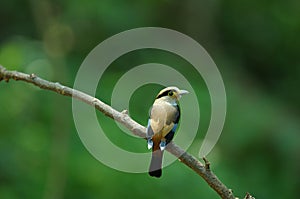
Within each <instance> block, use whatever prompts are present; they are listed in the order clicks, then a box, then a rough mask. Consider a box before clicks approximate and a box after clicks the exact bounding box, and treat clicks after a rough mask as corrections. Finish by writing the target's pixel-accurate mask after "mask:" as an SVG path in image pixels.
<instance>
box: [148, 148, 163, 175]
mask: <svg viewBox="0 0 300 199" xmlns="http://www.w3.org/2000/svg"><path fill="white" fill-rule="evenodd" d="M162 158H163V151H161V150H160V149H158V150H155V151H153V152H152V158H151V163H150V167H149V175H150V176H152V177H157V178H159V177H160V176H161V173H162V171H161V166H162Z"/></svg>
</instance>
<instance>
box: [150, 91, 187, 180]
mask: <svg viewBox="0 0 300 199" xmlns="http://www.w3.org/2000/svg"><path fill="white" fill-rule="evenodd" d="M188 93H189V92H188V91H186V90H180V89H178V88H177V87H175V86H170V87H166V88H164V89H162V90H161V91H160V92H159V93H158V95H157V96H156V98H155V100H154V103H153V105H152V107H151V110H150V115H149V120H148V125H147V131H146V138H147V145H148V149H149V150H150V149H152V157H151V162H150V167H149V172H148V173H149V175H150V176H152V177H157V178H160V177H161V175H162V159H163V152H164V150H165V148H166V146H167V144H169V143H170V142H171V141H172V139H173V137H174V134H175V131H176V128H177V126H178V122H179V119H180V107H179V99H180V98H181V96H182V95H185V94H188Z"/></svg>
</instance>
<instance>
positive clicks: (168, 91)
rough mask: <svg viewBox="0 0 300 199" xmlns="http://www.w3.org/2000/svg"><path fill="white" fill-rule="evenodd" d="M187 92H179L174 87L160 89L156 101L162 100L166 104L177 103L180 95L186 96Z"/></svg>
mask: <svg viewBox="0 0 300 199" xmlns="http://www.w3.org/2000/svg"><path fill="white" fill-rule="evenodd" d="M188 93H189V92H188V91H186V90H180V89H178V88H177V87H175V86H170V87H167V88H164V89H162V90H161V91H160V92H159V93H158V95H157V96H156V99H162V100H165V101H168V102H171V103H172V102H178V101H179V99H180V98H181V96H182V95H185V94H188Z"/></svg>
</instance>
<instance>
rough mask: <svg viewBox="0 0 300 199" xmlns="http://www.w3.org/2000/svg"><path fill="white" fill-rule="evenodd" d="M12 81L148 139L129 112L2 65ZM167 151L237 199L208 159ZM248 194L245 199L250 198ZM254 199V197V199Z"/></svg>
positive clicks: (226, 197) (0, 76)
mask: <svg viewBox="0 0 300 199" xmlns="http://www.w3.org/2000/svg"><path fill="white" fill-rule="evenodd" d="M10 79H13V80H16V81H18V80H21V81H25V82H28V83H31V84H34V85H35V86H38V87H40V88H42V89H45V90H51V91H54V92H56V93H58V94H61V95H65V96H70V97H73V98H75V99H78V100H80V101H82V102H84V103H86V104H89V105H91V106H94V107H95V108H96V109H98V110H99V111H101V112H102V113H103V114H105V115H106V116H108V117H110V118H112V119H114V120H116V121H117V122H119V123H121V124H123V125H124V126H125V127H126V128H128V129H129V130H130V131H131V132H132V133H133V134H135V135H137V136H140V137H142V138H145V137H146V134H145V132H146V128H145V127H144V126H142V125H140V124H139V123H137V122H136V121H134V120H133V119H131V118H130V117H129V115H128V114H127V111H122V112H119V111H117V110H115V109H113V108H112V107H110V106H109V105H107V104H105V103H103V102H102V101H100V100H99V99H97V98H95V97H92V96H90V95H87V94H85V93H83V92H81V91H78V90H75V89H72V88H70V87H67V86H64V85H61V84H60V83H58V82H56V83H54V82H50V81H47V80H44V79H42V78H39V77H38V76H36V75H35V74H26V73H21V72H18V71H9V70H6V69H5V68H4V67H3V66H1V65H0V81H2V80H4V81H6V82H9V80H10ZM167 151H169V152H170V153H171V154H173V155H174V156H176V157H177V158H179V160H180V161H181V162H182V163H184V164H185V165H187V166H188V167H190V168H191V169H192V170H194V171H195V172H196V173H197V174H198V175H200V176H201V177H202V178H203V179H204V180H205V181H206V182H207V183H208V185H209V186H210V187H211V188H213V189H214V190H215V191H216V192H217V193H218V195H219V196H220V197H221V198H223V199H235V197H234V195H233V193H232V191H231V190H230V189H228V188H227V187H226V186H225V185H224V184H223V183H222V182H221V181H220V180H219V179H218V177H217V176H216V175H215V174H214V173H213V172H212V171H211V169H210V163H209V162H208V160H207V159H206V158H203V160H204V162H205V164H202V163H201V162H200V161H199V160H197V159H196V158H195V157H194V156H192V155H190V154H189V153H187V152H185V151H184V150H183V149H181V148H180V147H179V146H177V145H176V144H174V143H173V142H171V143H170V144H169V145H168V147H167ZM250 197H252V196H250V195H249V194H248V193H247V195H246V197H245V198H250ZM252 198H253V197H252Z"/></svg>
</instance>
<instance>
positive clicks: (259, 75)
mask: <svg viewBox="0 0 300 199" xmlns="http://www.w3.org/2000/svg"><path fill="white" fill-rule="evenodd" d="M299 7H300V2H299V1H297V0H287V1H272V2H270V1H258V0H254V1H247V2H238V1H233V0H227V1H221V0H219V1H217V0H216V1H204V0H200V1H196V0H189V1H170V0H161V1H158V0H155V1H150V0H144V1H131V2H125V1H119V0H113V1H108V0H102V1H95V0H92V1H88V2H87V1H82V0H75V1H74V0H73V1H70V0H69V1H58V0H54V1H49V0H42V1H37V0H28V1H20V0H11V1H2V2H1V3H0V27H1V30H0V64H2V65H3V66H5V67H7V68H8V69H12V70H20V71H24V72H27V73H36V74H37V75H39V76H41V77H43V78H46V79H48V80H50V81H59V82H61V83H63V84H66V85H69V86H72V85H73V81H74V78H75V76H76V72H77V70H78V68H79V67H80V64H81V62H82V61H83V60H84V58H85V56H86V55H87V54H88V53H89V52H90V51H91V50H92V49H93V48H94V47H95V46H96V45H98V44H99V43H100V42H101V41H103V40H105V39H106V38H108V37H109V36H112V35H114V34H117V33H119V32H121V31H124V30H128V29H132V28H136V27H145V26H158V27H165V28H170V29H174V30H177V31H180V32H182V33H185V34H187V35H189V36H191V37H192V38H194V39H195V40H197V41H198V42H199V43H200V44H202V45H203V46H204V47H205V48H206V50H207V51H208V52H209V54H210V55H211V56H212V57H213V59H214V60H215V62H216V64H217V65H218V67H219V70H220V72H221V73H222V76H223V78H224V83H225V86H226V91H227V99H228V107H227V108H228V111H227V119H226V124H225V127H224V130H223V134H222V135H221V138H220V140H219V142H218V144H217V146H216V147H215V148H214V150H213V151H212V152H211V153H210V155H209V157H208V158H209V159H210V161H211V162H212V169H213V170H214V171H215V173H216V174H217V175H218V176H219V178H220V179H221V180H222V181H223V182H224V183H225V184H226V185H227V186H228V187H230V188H231V189H233V190H234V193H235V194H236V195H238V196H243V195H245V193H246V192H250V193H252V194H253V195H254V196H256V197H257V198H272V199H275V198H278V199H279V198H283V197H284V198H296V197H297V196H298V193H299V190H298V189H299V186H300V124H299V119H300V117H299V116H300V111H299V110H300V103H299V97H300V96H299V95H300V94H299V88H298V87H299V85H300V78H299V75H300V60H299V52H300V43H299V42H300V40H299V38H298V37H299V35H300V12H299ZM149 62H156V63H163V64H166V65H170V66H172V67H174V68H175V69H176V70H178V71H180V72H181V73H182V74H183V75H185V76H186V77H188V78H189V80H190V81H191V82H194V83H193V84H192V85H193V86H194V85H195V86H194V89H195V90H196V91H197V96H198V98H199V103H200V108H201V118H202V120H201V123H200V129H199V132H198V135H197V139H196V140H195V141H194V143H193V145H192V146H191V147H190V149H189V152H191V153H192V154H194V155H197V152H198V150H199V146H200V144H201V139H203V134H204V133H205V131H206V130H207V127H208V124H209V118H210V101H209V95H208V93H207V89H206V87H205V85H204V82H203V80H202V78H201V77H200V76H199V75H196V74H195V73H194V71H193V69H192V67H191V66H190V65H189V64H188V63H186V62H185V61H184V60H182V59H180V58H178V57H177V56H176V55H172V54H169V53H166V52H161V51H157V50H142V51H135V52H132V53H129V54H127V55H124V56H122V57H120V58H119V59H118V60H116V61H115V62H114V63H113V64H112V65H111V66H110V67H109V68H108V70H107V71H106V72H105V75H104V77H103V79H101V81H102V82H103V83H102V84H101V85H102V87H101V88H99V89H98V93H97V97H99V98H100V99H102V100H103V101H104V102H106V103H110V97H111V93H112V90H113V86H114V85H115V84H116V82H117V80H118V79H119V78H120V77H121V76H122V74H124V73H125V72H126V71H128V70H129V69H131V68H132V67H133V66H136V65H139V64H143V63H149ZM160 88H161V87H160V86H159V85H146V86H143V87H141V88H139V89H138V90H137V91H136V92H135V93H134V95H133V97H132V99H131V103H130V107H124V108H130V110H131V112H130V114H131V115H132V117H133V118H134V119H136V120H137V121H138V122H140V123H141V124H144V125H146V120H147V117H148V116H147V114H148V109H149V106H151V103H152V100H153V96H155V95H156V93H157V91H158V90H159V89H160ZM145 93H147V95H148V96H149V97H147V98H146V99H145ZM191 114H192V113H191ZM97 115H98V118H99V121H100V123H102V124H104V126H105V128H106V129H107V131H108V132H112V133H111V134H109V135H108V136H109V137H110V138H111V139H112V141H113V142H114V143H116V144H117V145H119V146H121V147H123V148H126V149H128V150H131V151H143V150H145V149H144V148H145V142H144V141H141V140H139V139H135V138H132V137H129V136H126V135H124V134H122V132H121V131H120V130H119V128H118V127H117V126H116V125H115V124H114V123H113V122H112V120H111V119H109V118H106V117H104V116H103V115H102V114H100V113H99V114H98V113H97ZM99 144H101V142H99ZM116 158H117V157H116ZM137 164H138V163H137ZM120 197H122V198H144V199H146V198H157V199H159V198H183V197H185V198H200V197H201V198H218V196H217V195H216V193H214V191H213V190H211V189H210V188H209V187H208V186H207V185H206V183H205V182H204V181H203V180H202V179H201V178H200V177H198V176H197V175H196V174H195V173H194V172H192V171H191V170H190V169H188V168H187V167H186V166H185V165H183V164H181V163H179V162H178V161H177V162H175V163H174V164H172V165H171V166H169V167H167V168H165V169H164V174H163V177H162V178H161V179H159V180H158V179H152V178H150V177H149V176H148V175H147V174H130V173H123V172H119V171H116V170H113V169H111V168H108V167H106V166H104V165H103V164H101V163H99V162H98V161H97V160H95V159H94V158H93V157H92V156H91V155H90V154H89V153H88V151H87V150H86V149H85V147H84V146H83V144H82V143H81V141H80V138H79V136H78V135H77V133H76V129H75V126H74V124H73V120H72V111H71V99H69V98H67V97H62V96H59V95H57V94H55V93H51V92H48V91H44V90H40V89H37V88H35V87H33V86H31V85H28V84H26V83H22V82H14V81H11V82H10V83H9V84H6V83H5V82H1V83H0V198H2V199H14V198H30V199H32V198H45V199H47V198H74V199H75V198H89V199H93V198H120Z"/></svg>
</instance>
